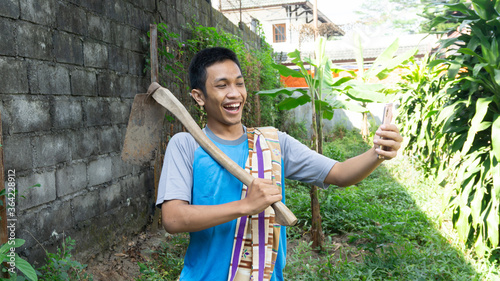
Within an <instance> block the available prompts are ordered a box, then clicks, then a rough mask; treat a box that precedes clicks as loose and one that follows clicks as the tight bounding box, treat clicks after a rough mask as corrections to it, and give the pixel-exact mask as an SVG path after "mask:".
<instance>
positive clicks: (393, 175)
mask: <svg viewBox="0 0 500 281" xmlns="http://www.w3.org/2000/svg"><path fill="white" fill-rule="evenodd" d="M369 147H370V145H369V144H366V143H365V142H364V141H363V140H362V138H361V137H360V136H359V134H356V133H354V134H353V133H348V134H346V135H345V137H344V138H343V139H342V138H334V140H333V141H332V142H331V143H328V144H327V146H326V149H325V155H328V156H330V157H334V158H337V159H340V160H345V159H347V158H350V157H352V156H355V155H358V154H359V153H360V151H359V150H361V152H364V151H366V150H367V149H368V148H369ZM353 151H355V152H353ZM329 153H330V154H329ZM335 156H340V158H339V157H335ZM342 157H345V158H342ZM288 187H291V188H288V189H287V194H286V195H287V205H288V206H289V208H290V209H291V210H292V211H293V212H294V213H295V214H296V216H297V217H298V218H299V223H300V225H299V226H298V227H294V228H290V229H289V230H290V231H289V246H291V247H290V249H289V252H290V253H289V257H288V264H287V266H286V268H285V272H284V274H285V276H286V277H287V278H286V279H287V280H500V278H499V269H498V263H496V262H493V261H487V260H481V259H478V258H477V257H475V256H474V255H473V254H472V253H471V252H470V251H468V250H466V249H465V248H463V247H461V246H460V243H459V242H458V240H457V235H456V233H455V231H454V230H453V229H451V223H450V214H447V213H445V214H443V213H442V212H441V210H442V209H443V208H442V206H443V204H442V193H441V192H442V188H441V187H440V186H439V185H437V184H435V183H434V182H433V181H432V180H431V179H427V178H425V177H424V175H423V173H421V172H420V171H418V170H417V168H416V165H414V164H413V163H411V162H410V161H409V160H408V159H407V158H405V157H402V156H399V157H398V158H397V159H393V160H391V161H387V162H385V163H384V164H383V165H382V166H381V167H379V168H377V170H376V171H375V172H374V173H372V175H370V176H369V177H368V178H366V179H365V180H364V181H362V182H361V183H359V184H357V185H355V186H350V187H347V188H336V187H330V188H329V189H326V190H321V193H320V198H321V201H320V204H321V212H322V213H321V216H322V219H323V221H322V226H323V231H324V233H325V236H326V241H327V242H326V245H325V248H324V250H323V252H321V253H320V254H315V253H314V252H313V251H311V250H310V247H308V245H309V243H308V231H309V225H308V222H309V221H310V218H311V215H310V210H309V190H308V187H305V186H302V185H301V184H300V183H298V182H289V185H288Z"/></svg>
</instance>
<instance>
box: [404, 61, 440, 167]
mask: <svg viewBox="0 0 500 281" xmlns="http://www.w3.org/2000/svg"><path fill="white" fill-rule="evenodd" d="M434 59H435V55H433V56H431V57H429V56H426V57H424V58H423V59H422V60H420V61H416V60H415V59H411V62H412V65H411V66H409V67H408V72H407V74H405V75H403V76H402V77H401V78H402V79H401V82H400V83H399V86H400V94H399V97H398V98H399V100H400V103H401V105H400V107H399V108H398V111H399V112H400V113H401V114H398V116H397V119H396V121H397V122H398V124H400V126H399V127H400V130H401V134H402V135H403V136H404V142H403V147H404V151H405V153H406V154H407V155H411V156H412V157H414V158H416V159H418V160H419V163H420V164H421V167H423V168H424V170H425V171H426V172H427V173H428V174H429V175H433V174H435V173H437V171H438V169H439V167H440V165H441V164H442V159H443V157H444V154H445V151H444V150H442V149H441V148H442V147H444V146H445V143H444V141H445V139H444V138H439V137H438V135H440V131H441V126H440V125H439V124H438V123H437V119H438V115H439V112H440V111H441V109H442V107H443V106H444V104H445V103H446V101H447V97H446V87H448V86H449V84H447V83H446V76H443V74H444V73H445V71H444V69H443V67H442V66H440V65H437V66H433V67H432V66H430V65H429V63H431V62H432V61H434Z"/></svg>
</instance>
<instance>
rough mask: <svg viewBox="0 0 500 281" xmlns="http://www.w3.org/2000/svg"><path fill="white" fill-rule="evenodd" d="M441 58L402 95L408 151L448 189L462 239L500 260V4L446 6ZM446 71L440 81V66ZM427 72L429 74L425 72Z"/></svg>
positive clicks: (437, 20) (439, 20)
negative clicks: (445, 24) (445, 25)
mask: <svg viewBox="0 0 500 281" xmlns="http://www.w3.org/2000/svg"><path fill="white" fill-rule="evenodd" d="M443 7H445V10H446V12H445V13H444V14H445V15H444V16H439V17H436V18H435V19H434V20H433V22H432V23H431V27H437V26H442V25H441V24H442V23H447V24H449V25H451V26H452V27H451V28H449V29H448V30H446V31H445V32H446V33H447V34H452V33H453V32H456V31H457V30H458V31H459V33H458V36H451V37H450V38H447V39H443V40H441V41H440V43H441V46H440V50H439V52H438V56H437V58H436V59H434V60H432V61H430V62H428V64H429V68H428V69H425V75H426V76H422V75H421V76H417V75H420V74H421V72H419V71H418V70H416V71H414V73H413V77H407V78H409V79H410V81H412V82H415V83H414V84H413V86H412V89H410V90H409V91H408V92H407V95H405V96H404V97H403V101H402V103H403V110H402V114H401V115H400V116H403V117H402V118H403V119H401V122H403V123H404V124H405V125H406V124H407V126H408V127H407V128H406V129H405V133H407V134H408V135H409V136H410V139H409V150H408V151H409V152H410V153H413V154H414V156H416V157H417V158H418V159H419V160H421V161H422V162H424V163H426V164H424V166H426V167H427V168H428V170H429V171H430V172H432V173H433V174H436V173H437V175H438V181H440V182H443V183H444V184H447V187H448V189H447V195H446V198H449V207H450V208H451V209H452V210H453V212H454V215H453V222H454V225H455V227H456V229H457V231H458V233H459V236H460V239H461V240H462V241H463V242H464V243H467V244H468V245H470V246H473V247H474V249H475V251H476V253H477V255H478V256H484V255H486V256H491V257H496V258H499V257H500V253H499V251H498V246H499V220H500V164H499V161H500V21H499V18H500V1H498V0H494V1H484V0H475V1H474V0H473V1H472V2H468V3H457V4H444V6H443ZM436 66H438V67H441V66H442V67H444V69H445V70H446V75H445V76H443V77H439V75H438V74H437V73H436V72H433V70H432V69H433V68H434V67H436ZM422 70H423V69H422ZM405 115H406V116H408V117H406V119H404V118H405V117H404V116H405Z"/></svg>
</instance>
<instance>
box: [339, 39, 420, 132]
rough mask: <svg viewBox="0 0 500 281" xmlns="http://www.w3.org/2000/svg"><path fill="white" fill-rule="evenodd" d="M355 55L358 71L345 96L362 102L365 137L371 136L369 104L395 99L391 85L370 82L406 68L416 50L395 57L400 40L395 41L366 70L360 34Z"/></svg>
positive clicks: (362, 125) (355, 40)
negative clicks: (367, 108) (405, 65)
mask: <svg viewBox="0 0 500 281" xmlns="http://www.w3.org/2000/svg"><path fill="white" fill-rule="evenodd" d="M354 44H355V48H354V50H355V55H356V63H357V66H358V71H357V72H354V77H355V79H352V80H349V81H347V82H346V85H345V94H346V95H347V96H348V97H349V98H351V99H352V100H354V101H357V102H360V103H361V105H362V107H363V108H364V110H362V111H360V112H362V114H363V121H362V124H361V134H362V135H363V136H364V137H367V136H368V135H369V129H368V113H369V112H368V110H366V105H367V104H368V103H386V102H391V99H394V98H395V97H394V95H392V94H393V93H394V90H393V89H392V88H391V85H384V84H381V83H372V82H370V80H373V79H375V78H377V79H379V80H384V79H386V78H387V77H388V76H389V74H390V73H391V72H392V71H394V70H395V69H397V68H401V67H404V64H405V63H406V62H407V61H408V60H409V59H410V58H411V57H413V56H414V55H415V53H416V52H417V50H416V49H413V50H409V51H407V52H405V53H403V54H401V55H399V56H395V53H396V51H397V50H398V48H399V39H396V40H394V42H392V44H391V45H389V47H387V48H386V49H385V50H384V51H383V52H382V53H381V54H380V55H379V56H378V57H377V58H376V59H375V61H374V62H373V64H372V65H371V66H370V67H369V68H368V69H367V70H365V66H364V57H363V46H362V45H361V40H360V36H359V34H357V33H356V34H355V36H354Z"/></svg>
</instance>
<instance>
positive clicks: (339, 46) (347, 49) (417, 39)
mask: <svg viewBox="0 0 500 281" xmlns="http://www.w3.org/2000/svg"><path fill="white" fill-rule="evenodd" d="M425 36H426V34H411V35H404V36H400V37H399V48H398V50H397V51H396V53H395V55H400V54H403V53H405V52H407V51H410V50H412V49H415V48H418V53H417V54H418V55H424V54H426V53H429V52H430V51H431V49H432V47H433V45H434V44H435V42H436V39H435V38H432V37H425ZM394 40H395V37H393V36H381V37H379V38H377V39H374V41H371V42H370V44H365V45H364V47H363V58H364V59H365V60H367V61H368V60H373V59H376V58H377V57H378V56H379V55H380V54H382V52H383V51H384V50H385V49H386V48H387V47H388V46H389V44H391V43H392V42H393V41H394ZM346 41H348V40H337V41H327V43H326V46H325V49H326V54H327V55H328V57H329V58H330V59H331V60H332V61H333V62H334V63H336V62H346V61H355V58H356V55H355V52H354V47H353V46H352V45H351V44H350V43H348V42H346ZM313 48H314V46H313V44H305V46H303V47H302V50H301V56H302V57H309V56H312V55H313V53H314V49H313ZM290 62H291V60H290V58H288V59H287V60H286V61H284V62H283V63H284V64H287V63H290Z"/></svg>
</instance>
